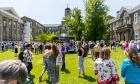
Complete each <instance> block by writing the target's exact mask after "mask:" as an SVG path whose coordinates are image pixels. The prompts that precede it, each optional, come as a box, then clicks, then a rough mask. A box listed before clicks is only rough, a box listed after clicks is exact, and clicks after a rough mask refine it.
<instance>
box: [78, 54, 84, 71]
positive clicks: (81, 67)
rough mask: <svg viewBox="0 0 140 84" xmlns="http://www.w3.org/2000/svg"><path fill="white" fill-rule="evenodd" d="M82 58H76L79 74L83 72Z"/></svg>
mask: <svg viewBox="0 0 140 84" xmlns="http://www.w3.org/2000/svg"><path fill="white" fill-rule="evenodd" d="M83 63H84V57H82V56H78V71H79V72H81V70H82V71H84V64H83Z"/></svg>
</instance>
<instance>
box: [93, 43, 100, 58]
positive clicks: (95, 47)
mask: <svg viewBox="0 0 140 84" xmlns="http://www.w3.org/2000/svg"><path fill="white" fill-rule="evenodd" d="M100 51H101V47H100V44H99V43H97V44H96V45H95V46H94V52H95V60H96V59H97V58H99V53H100Z"/></svg>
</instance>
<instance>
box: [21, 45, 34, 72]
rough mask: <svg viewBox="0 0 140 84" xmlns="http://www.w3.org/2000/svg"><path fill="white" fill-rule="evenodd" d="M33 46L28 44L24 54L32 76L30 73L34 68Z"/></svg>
mask: <svg viewBox="0 0 140 84" xmlns="http://www.w3.org/2000/svg"><path fill="white" fill-rule="evenodd" d="M31 46H32V45H31V44H27V45H26V50H25V51H24V53H23V57H24V61H25V65H26V67H27V70H28V74H30V71H31V70H32V68H33V65H32V52H31Z"/></svg>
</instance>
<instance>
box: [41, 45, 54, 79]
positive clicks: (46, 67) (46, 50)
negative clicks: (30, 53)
mask: <svg viewBox="0 0 140 84" xmlns="http://www.w3.org/2000/svg"><path fill="white" fill-rule="evenodd" d="M50 49H51V45H46V46H45V51H44V54H46V53H47V52H48V51H49V50H50ZM43 61H44V69H43V71H42V73H41V75H40V76H39V80H40V81H41V80H42V76H43V75H44V73H45V71H46V70H48V58H44V57H43ZM48 79H50V73H49V70H48Z"/></svg>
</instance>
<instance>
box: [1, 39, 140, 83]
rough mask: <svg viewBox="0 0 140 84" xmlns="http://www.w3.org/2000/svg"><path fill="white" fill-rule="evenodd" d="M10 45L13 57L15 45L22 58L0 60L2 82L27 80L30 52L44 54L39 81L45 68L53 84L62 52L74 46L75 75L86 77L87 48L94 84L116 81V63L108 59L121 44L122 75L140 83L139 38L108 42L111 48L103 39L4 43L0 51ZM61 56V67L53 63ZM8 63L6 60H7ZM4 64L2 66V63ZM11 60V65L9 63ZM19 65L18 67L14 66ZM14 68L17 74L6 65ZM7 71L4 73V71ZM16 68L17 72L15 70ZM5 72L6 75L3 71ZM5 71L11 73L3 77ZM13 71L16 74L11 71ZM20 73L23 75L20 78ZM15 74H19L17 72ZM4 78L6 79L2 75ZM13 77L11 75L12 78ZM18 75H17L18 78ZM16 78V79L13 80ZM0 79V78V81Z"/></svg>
mask: <svg viewBox="0 0 140 84" xmlns="http://www.w3.org/2000/svg"><path fill="white" fill-rule="evenodd" d="M9 46H11V50H14V52H15V56H17V53H18V47H20V52H21V53H23V60H21V62H19V61H13V60H12V61H11V60H9V61H4V62H1V63H0V67H1V68H0V80H3V81H4V82H14V83H12V84H23V81H25V80H29V78H30V77H29V75H28V74H30V72H31V70H32V69H33V64H32V58H33V55H32V53H35V54H43V64H44V69H43V70H42V73H41V72H40V73H41V75H40V76H39V80H40V81H41V80H42V76H43V74H44V73H45V71H48V80H49V81H50V82H51V83H52V84H58V83H59V79H60V78H59V71H60V70H61V71H64V70H65V69H66V63H65V54H66V52H68V51H69V49H70V48H72V47H74V48H75V50H76V52H77V53H78V77H81V73H82V75H83V76H85V70H84V59H85V57H86V56H88V55H89V50H90V52H91V56H92V60H93V61H95V62H94V73H95V75H97V84H119V80H120V78H119V76H118V72H117V70H116V65H115V63H114V62H113V61H112V60H111V59H110V54H111V50H115V51H116V49H117V47H120V48H121V49H123V50H124V54H125V56H126V59H124V60H123V61H122V65H121V72H120V74H121V76H122V77H123V78H124V82H125V83H126V84H140V76H139V75H137V74H140V61H139V60H140V56H139V53H140V40H138V41H133V40H131V41H130V42H127V41H121V42H119V41H112V42H111V43H110V47H111V50H110V48H109V47H108V45H107V44H106V43H105V41H103V40H101V41H96V42H94V41H72V42H67V41H62V42H61V43H55V42H49V43H47V44H43V43H31V44H28V43H21V44H18V43H9V44H8V45H7V44H6V43H3V44H2V45H1V49H2V51H3V52H4V51H6V50H8V49H6V48H9ZM59 55H60V57H61V58H62V67H61V69H60V66H57V65H56V58H57V57H58V56H59ZM8 62H9V63H8ZM5 63H7V64H6V66H4V64H5ZM12 63H13V64H12ZM17 66H20V67H17ZM10 67H11V69H13V70H15V71H17V73H15V72H12V71H10V70H9V68H10ZM5 70H6V71H7V72H4V71H5ZM18 70H19V71H18ZM3 73H5V74H3ZM7 73H11V74H10V75H12V76H10V77H11V79H10V78H8V77H6V76H4V75H6V74H7ZM12 73H15V74H12ZM21 73H24V74H25V75H24V76H23V77H21V75H20V74H21ZM17 74H18V75H17ZM5 77H6V78H5ZM13 77H14V78H13ZM17 77H19V78H17ZM16 78H17V79H16ZM1 82H2V81H0V83H1Z"/></svg>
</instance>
